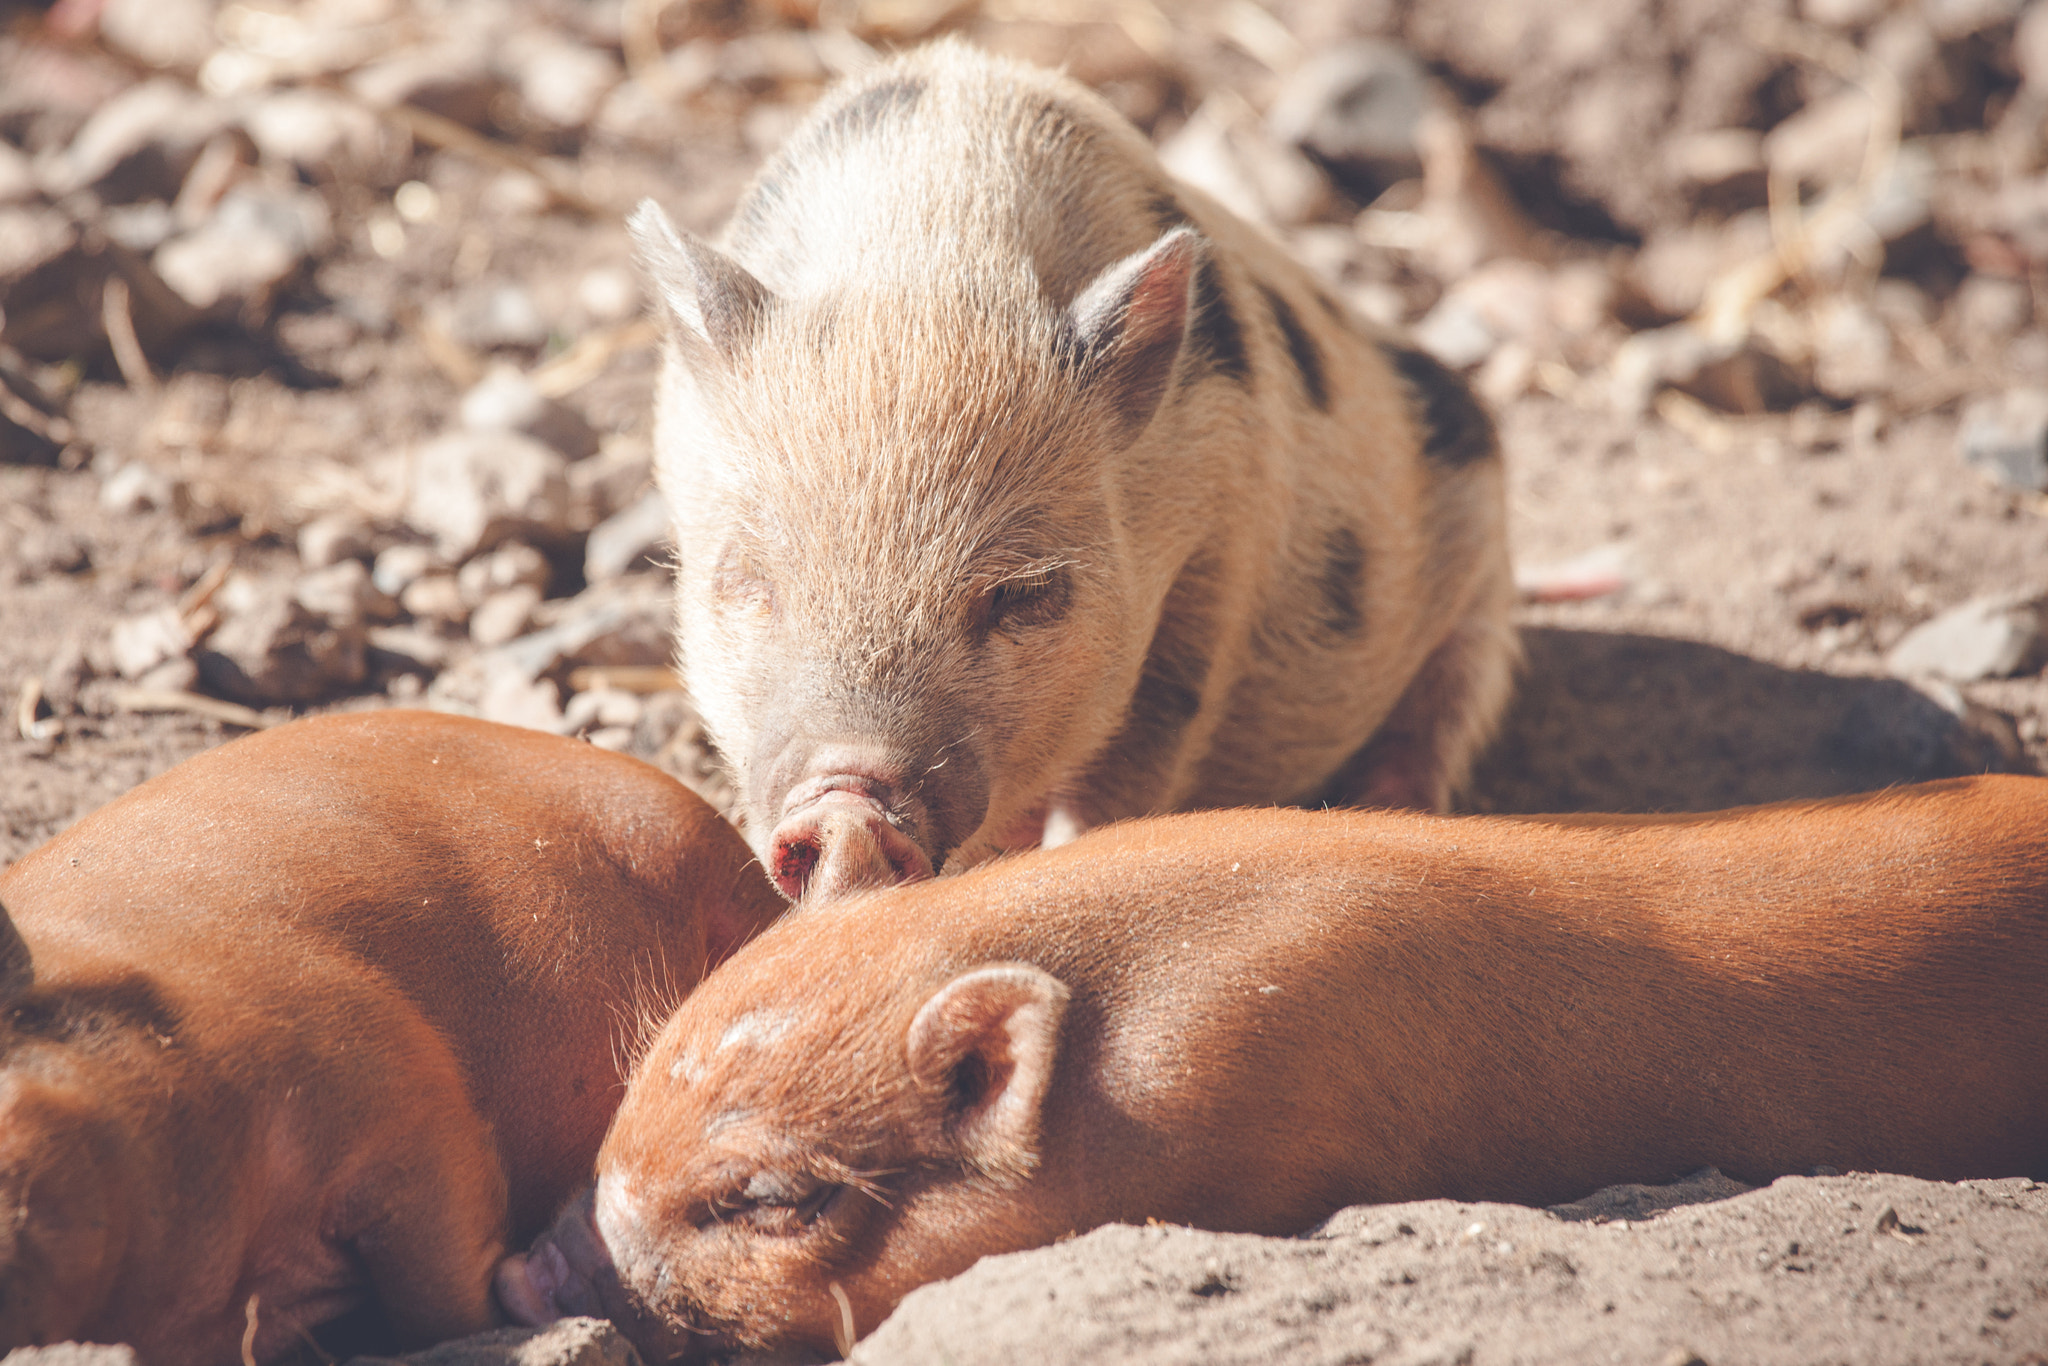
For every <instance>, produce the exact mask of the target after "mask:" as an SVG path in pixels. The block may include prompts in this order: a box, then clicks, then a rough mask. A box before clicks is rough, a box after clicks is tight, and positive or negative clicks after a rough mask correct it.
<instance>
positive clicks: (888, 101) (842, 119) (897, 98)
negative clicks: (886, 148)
mask: <svg viewBox="0 0 2048 1366" xmlns="http://www.w3.org/2000/svg"><path fill="white" fill-rule="evenodd" d="M924 92H925V82H924V80H923V78H922V77H918V76H899V77H897V78H896V79H895V80H893V81H883V82H882V83H881V84H880V85H871V86H869V87H868V88H867V89H865V90H863V91H861V92H860V93H859V94H858V95H855V96H854V97H853V98H852V99H850V100H848V101H847V102H846V103H845V104H843V105H841V106H840V107H839V108H837V109H835V110H833V111H832V114H831V116H830V117H829V118H827V119H826V120H825V122H824V123H823V124H821V125H820V126H819V128H818V137H819V139H820V140H821V141H836V140H838V139H841V138H853V137H858V136H860V135H862V134H865V133H872V132H873V131H874V130H875V129H877V128H879V127H881V125H882V124H883V123H885V122H887V121H888V120H889V119H891V118H894V117H896V116H897V115H899V114H903V113H906V112H908V111H909V110H911V109H912V108H914V107H916V105H917V102H918V101H919V100H920V99H922V98H924Z"/></svg>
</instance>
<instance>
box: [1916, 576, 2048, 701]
mask: <svg viewBox="0 0 2048 1366" xmlns="http://www.w3.org/2000/svg"><path fill="white" fill-rule="evenodd" d="M2044 608H2048V598H2040V597H2034V598H2028V597H2024V596H2019V595H2014V594H1996V595H1991V596H1986V597H1979V598H1972V599H1971V600H1970V601H1968V602H1965V603H1962V604H1960V605H1959V606H1956V607H1951V608H1950V609H1949V610H1947V611H1946V612H1943V613H1941V614H1939V615H1938V616H1935V617H1932V618H1930V619H1929V620H1927V621H1923V622H1921V623H1920V624H1919V625H1918V626H1915V627H1914V628H1913V629H1912V630H1910V631H1908V632H1906V634H1905V635H1904V636H1902V637H1900V639H1899V642H1898V643H1897V644H1896V645H1894V646H1892V648H1891V649H1890V650H1888V651H1886V652H1885V657H1884V666H1885V669H1886V671H1887V672H1889V673H1892V674H1895V675H1898V676H1900V677H1905V678H1915V677H1934V678H1945V679H1948V680H1949V681H1951V682H1955V683H1970V682H1974V681H1976V680H1977V679H1980V678H2007V677H2010V676H2011V675H2013V674H2014V673H2017V672H2019V671H2021V670H2022V669H2023V668H2025V669H2028V670H2030V671H2031V670H2032V669H2038V668H2039V667H2040V665H2041V663H2042V662H2043V660H2042V656H2043V654H2044V648H2043V647H2044V645H2048V641H2044V639H2043V635H2042V628H2043V622H2042V611H2043V609H2044Z"/></svg>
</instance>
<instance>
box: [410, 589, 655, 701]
mask: <svg viewBox="0 0 2048 1366" xmlns="http://www.w3.org/2000/svg"><path fill="white" fill-rule="evenodd" d="M672 610H673V607H672V604H671V603H670V600H669V592H668V585H667V584H665V583H660V582H653V583H636V582H635V581H633V580H630V579H628V580H622V581H620V582H619V583H617V584H613V585H606V586H601V587H597V588H592V589H588V590H586V591H585V592H583V593H581V594H579V595H578V596H577V597H575V598H572V599H569V600H568V601H566V602H561V603H551V604H549V615H550V616H551V617H553V619H554V624H553V625H550V626H547V627H544V628H543V629H541V630H538V631H534V632H532V633H531V634H529V635H524V636H520V637H518V638H517V639H514V640H510V641H507V642H506V643H504V644H503V645H499V646H497V647H495V648H493V649H489V650H485V651H483V652H482V653H480V654H477V655H475V656H473V657H471V658H469V659H466V660H464V661H462V662H461V663H460V664H458V665H456V666H455V667H453V668H451V669H448V670H446V671H445V672H443V673H442V674H441V676H440V677H439V678H437V679H435V680H434V686H433V689H432V697H433V700H434V701H435V703H436V704H437V705H442V706H448V707H452V708H454V709H456V710H469V709H473V708H476V707H479V706H481V705H482V701H483V699H484V697H485V696H486V694H487V693H488V692H489V691H490V690H491V689H492V688H496V687H502V686H505V685H501V684H500V683H498V682H496V681H495V680H499V679H502V678H512V679H516V680H519V681H521V682H528V683H530V682H533V681H535V680H545V681H547V682H548V683H549V684H550V685H558V684H565V683H566V682H567V680H568V678H569V675H570V674H571V673H572V672H573V671H574V670H576V669H578V668H581V667H583V666H586V665H656V666H666V665H668V664H669V663H670V662H671V661H672V657H673V652H674V643H673V641H672V639H671V638H670V634H669V627H670V614H671V612H672ZM554 695H556V694H553V693H551V696H554ZM505 696H506V697H508V698H509V697H511V696H512V694H511V693H510V692H509V691H507V692H506V693H505ZM507 705H511V704H510V703H507ZM557 705H559V702H557Z"/></svg>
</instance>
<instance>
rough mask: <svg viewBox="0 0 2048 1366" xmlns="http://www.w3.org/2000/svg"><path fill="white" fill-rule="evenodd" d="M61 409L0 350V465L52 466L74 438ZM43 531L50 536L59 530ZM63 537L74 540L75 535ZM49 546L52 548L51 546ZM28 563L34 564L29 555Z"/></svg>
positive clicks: (0, 286)
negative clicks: (71, 537) (47, 532)
mask: <svg viewBox="0 0 2048 1366" xmlns="http://www.w3.org/2000/svg"><path fill="white" fill-rule="evenodd" d="M5 297H6V289H5V283H4V280H0V298H5ZM0 326H4V321H0ZM65 407H66V405H65V402H64V400H63V398H62V397H60V396H59V395H57V394H53V393H51V392H49V390H47V389H46V388H45V387H44V386H43V384H42V382H41V381H40V380H39V379H38V378H37V376H36V374H35V373H34V372H33V371H32V370H31V369H30V367H29V366H28V365H27V364H25V363H24V362H23V360H22V358H21V357H20V356H19V355H16V354H15V353H14V352H12V351H10V350H8V349H6V348H5V347H0V465H54V464H56V463H57V461H58V459H59V457H61V456H62V455H63V453H64V448H65V447H66V446H68V445H70V444H71V443H72V442H73V441H75V440H76V439H77V436H78V433H77V431H76V430H75V429H74V428H73V427H72V425H71V420H70V418H69V417H67V416H66V415H65ZM47 530H49V531H50V532H51V533H52V534H53V535H54V534H55V533H57V532H60V531H63V528H60V527H49V528H47ZM65 534H67V535H73V537H74V539H75V533H69V532H66V533H65ZM51 544H52V546H53V547H54V545H55V542H54V541H52V542H51ZM79 544H80V545H81V546H82V545H83V542H79ZM29 560H30V562H31V563H34V562H35V560H36V556H35V555H34V554H33V552H31V553H30V555H29ZM52 567H60V566H55V565H52ZM60 568H61V567H60ZM65 572H68V571H65Z"/></svg>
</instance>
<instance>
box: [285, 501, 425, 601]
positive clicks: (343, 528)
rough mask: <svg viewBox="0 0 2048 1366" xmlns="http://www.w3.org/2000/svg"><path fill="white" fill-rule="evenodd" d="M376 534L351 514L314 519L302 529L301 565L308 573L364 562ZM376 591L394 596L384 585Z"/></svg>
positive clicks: (332, 514) (364, 522)
mask: <svg viewBox="0 0 2048 1366" xmlns="http://www.w3.org/2000/svg"><path fill="white" fill-rule="evenodd" d="M374 534H375V533H374V532H373V531H372V530H371V527H370V524H369V523H368V522H366V521H364V520H363V519H362V518H361V517H358V516H356V515H355V514H354V513H352V512H330V513H328V514H327V515H325V516H323V517H315V518H314V519H313V520H312V521H310V522H308V523H306V524H305V525H304V526H302V527H300V528H299V563H301V564H303V565H305V566H306V568H308V569H325V568H326V567H327V566H328V565H331V564H339V563H340V562H341V561H343V560H360V559H363V558H364V557H366V556H368V555H369V553H370V540H371V537H372V536H373V535H374ZM399 587H401V588H402V587H404V585H403V584H401V585H399ZM377 588H378V591H379V592H382V593H385V594H386V595H391V594H392V592H393V590H391V589H387V588H385V587H384V586H383V585H382V584H378V585H377Z"/></svg>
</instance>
